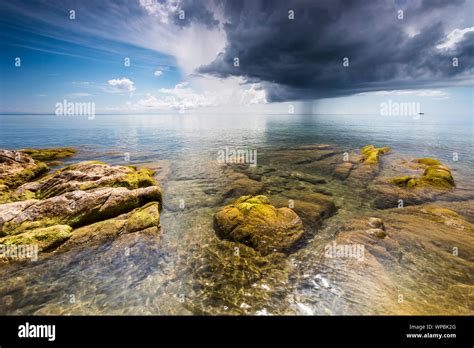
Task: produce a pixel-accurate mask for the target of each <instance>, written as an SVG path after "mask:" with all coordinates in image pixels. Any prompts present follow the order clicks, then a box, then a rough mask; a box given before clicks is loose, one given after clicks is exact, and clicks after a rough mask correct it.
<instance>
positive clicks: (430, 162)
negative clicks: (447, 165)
mask: <svg viewBox="0 0 474 348" xmlns="http://www.w3.org/2000/svg"><path fill="white" fill-rule="evenodd" d="M412 162H413V163H419V164H425V165H427V166H433V165H442V163H441V162H440V161H438V160H437V159H434V158H429V157H425V158H416V159H414V160H413V161H412Z"/></svg>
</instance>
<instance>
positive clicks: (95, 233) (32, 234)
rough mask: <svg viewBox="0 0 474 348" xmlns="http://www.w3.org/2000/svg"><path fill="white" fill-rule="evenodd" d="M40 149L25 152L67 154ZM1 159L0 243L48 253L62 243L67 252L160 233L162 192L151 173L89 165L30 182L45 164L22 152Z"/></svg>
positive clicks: (4, 152)
mask: <svg viewBox="0 0 474 348" xmlns="http://www.w3.org/2000/svg"><path fill="white" fill-rule="evenodd" d="M41 151H42V152H41V155H39V154H38V153H36V152H35V151H34V150H29V152H31V153H32V154H33V155H35V156H40V157H43V158H45V156H46V157H47V158H51V156H56V157H54V158H59V157H57V156H66V154H69V152H66V154H65V153H64V151H62V150H61V151H60V150H57V151H55V150H54V149H50V150H41ZM0 158H2V159H3V161H2V162H1V165H2V167H0V168H2V169H3V173H2V174H1V176H0V180H2V182H3V185H5V186H6V187H7V189H8V191H7V192H8V193H7V194H5V195H4V196H3V197H4V201H7V203H4V204H1V205H0V237H1V238H0V244H4V245H18V244H35V245H37V246H38V248H39V249H40V250H41V251H43V252H49V251H52V250H56V249H57V248H58V247H59V246H61V245H63V244H64V243H66V242H68V243H66V244H64V245H67V248H68V249H70V248H71V247H73V246H78V245H81V244H91V243H92V244H93V242H99V241H103V240H106V239H108V238H110V237H112V236H115V237H117V236H118V235H120V234H123V233H132V232H133V233H134V232H139V231H146V232H147V233H148V232H154V233H156V234H157V235H158V234H159V232H160V223H159V216H160V215H159V210H160V209H161V205H162V193H161V189H160V187H159V186H157V185H156V183H155V181H154V178H153V174H154V173H153V171H152V170H150V169H146V168H144V169H138V168H136V167H134V166H127V167H125V166H109V165H107V164H104V163H100V162H91V161H89V162H81V163H77V164H72V165H69V166H66V167H64V168H62V169H59V170H57V171H56V172H54V173H52V174H49V175H46V176H44V177H41V178H39V179H38V180H36V181H31V182H29V181H30V180H33V179H35V178H37V177H38V176H40V175H41V174H45V173H46V171H47V166H46V165H45V164H44V163H42V162H39V161H37V160H34V159H33V158H32V157H31V156H30V155H28V154H26V153H25V152H16V151H7V150H1V151H0ZM25 172H28V173H30V174H28V175H24V174H22V173H25ZM7 174H10V175H9V176H8V175H7ZM11 178H16V179H15V180H14V181H12V179H11ZM8 180H10V181H8ZM12 182H14V183H12ZM63 249H64V248H63Z"/></svg>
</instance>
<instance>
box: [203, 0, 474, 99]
mask: <svg viewBox="0 0 474 348" xmlns="http://www.w3.org/2000/svg"><path fill="white" fill-rule="evenodd" d="M218 4H219V5H220V6H223V12H224V18H225V23H224V29H225V31H226V35H227V40H228V44H227V47H226V48H225V51H224V52H223V53H221V54H220V55H219V56H218V57H217V58H216V60H215V61H214V62H212V63H211V64H210V65H207V66H204V67H201V68H200V72H202V73H209V74H213V75H217V76H220V77H227V76H232V75H236V76H244V77H246V78H247V79H248V80H249V81H254V82H255V81H256V82H261V83H262V84H263V86H264V87H265V88H266V90H267V97H268V98H269V100H271V101H285V100H294V99H313V98H325V97H335V96H342V95H349V94H354V93H358V92H367V91H376V90H387V89H406V88H422V87H446V86H451V85H455V84H459V83H462V82H463V81H464V82H465V81H466V80H467V79H469V78H471V76H469V74H470V73H472V71H473V70H472V69H473V66H474V51H473V49H472V46H473V44H472V42H473V40H472V35H471V34H472V33H469V35H466V37H465V39H464V41H462V42H461V43H459V44H458V45H457V47H456V48H455V50H454V51H447V50H440V49H437V48H436V46H437V45H438V44H440V43H441V42H443V41H444V40H445V38H446V34H447V33H446V32H445V23H444V22H443V21H445V20H446V19H449V18H450V16H452V15H453V14H457V15H459V11H465V10H466V6H465V4H464V1H461V0H456V1H439V0H429V1H428V0H423V1H409V2H406V1H401V0H398V1H366V0H330V1H329V0H323V1H321V0H318V1H316V0H315V1H301V0H300V1H296V0H290V1H288V0H286V1H282V0H271V1H269V0H235V1H229V0H222V1H219V2H218ZM399 9H402V10H404V19H398V18H397V16H398V13H397V11H398V10H399ZM289 10H293V11H294V13H295V19H294V20H289V19H288V11H289ZM465 16H469V14H468V13H466V14H465ZM410 30H411V31H415V32H417V34H416V35H413V34H412V35H409V33H410ZM453 56H456V57H458V58H459V66H458V67H453V66H452V58H453ZM235 57H238V58H239V63H240V66H239V67H234V64H233V63H234V58H235ZM344 57H347V58H349V61H350V66H349V67H344V66H343V64H342V63H343V58H344Z"/></svg>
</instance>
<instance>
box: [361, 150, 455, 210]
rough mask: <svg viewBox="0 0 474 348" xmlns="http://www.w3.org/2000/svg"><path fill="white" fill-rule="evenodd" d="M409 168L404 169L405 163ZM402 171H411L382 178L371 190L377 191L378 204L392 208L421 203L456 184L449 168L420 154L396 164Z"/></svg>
mask: <svg viewBox="0 0 474 348" xmlns="http://www.w3.org/2000/svg"><path fill="white" fill-rule="evenodd" d="M407 165H408V169H405V170H404V167H403V166H407ZM397 169H398V171H399V172H403V171H405V172H406V171H408V170H409V171H410V173H409V174H408V175H400V176H397V177H392V178H388V179H387V178H385V179H383V178H382V179H380V180H378V182H376V183H375V184H374V185H372V186H371V188H370V190H371V191H373V192H374V193H375V195H376V198H375V201H374V204H375V206H376V207H377V208H393V207H396V206H397V205H398V206H400V203H402V206H403V205H414V204H421V203H424V202H428V201H433V200H435V199H437V198H439V197H441V196H443V195H446V194H447V193H449V192H450V191H452V190H453V189H454V188H455V187H456V185H455V182H454V178H453V176H452V173H451V171H450V169H449V168H448V167H447V166H445V165H443V164H442V163H441V162H440V161H438V160H435V159H432V158H419V159H415V160H413V161H411V162H409V163H406V162H401V163H400V164H398V165H397ZM414 171H415V172H416V171H418V172H420V171H422V172H420V174H413V172H414Z"/></svg>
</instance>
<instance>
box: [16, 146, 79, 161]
mask: <svg viewBox="0 0 474 348" xmlns="http://www.w3.org/2000/svg"><path fill="white" fill-rule="evenodd" d="M19 151H20V152H23V153H26V154H27V155H30V156H31V158H33V159H35V160H38V161H55V160H58V159H62V158H66V157H71V156H73V155H75V154H76V150H75V149H73V148H70V147H58V148H48V149H22V150H19Z"/></svg>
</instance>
